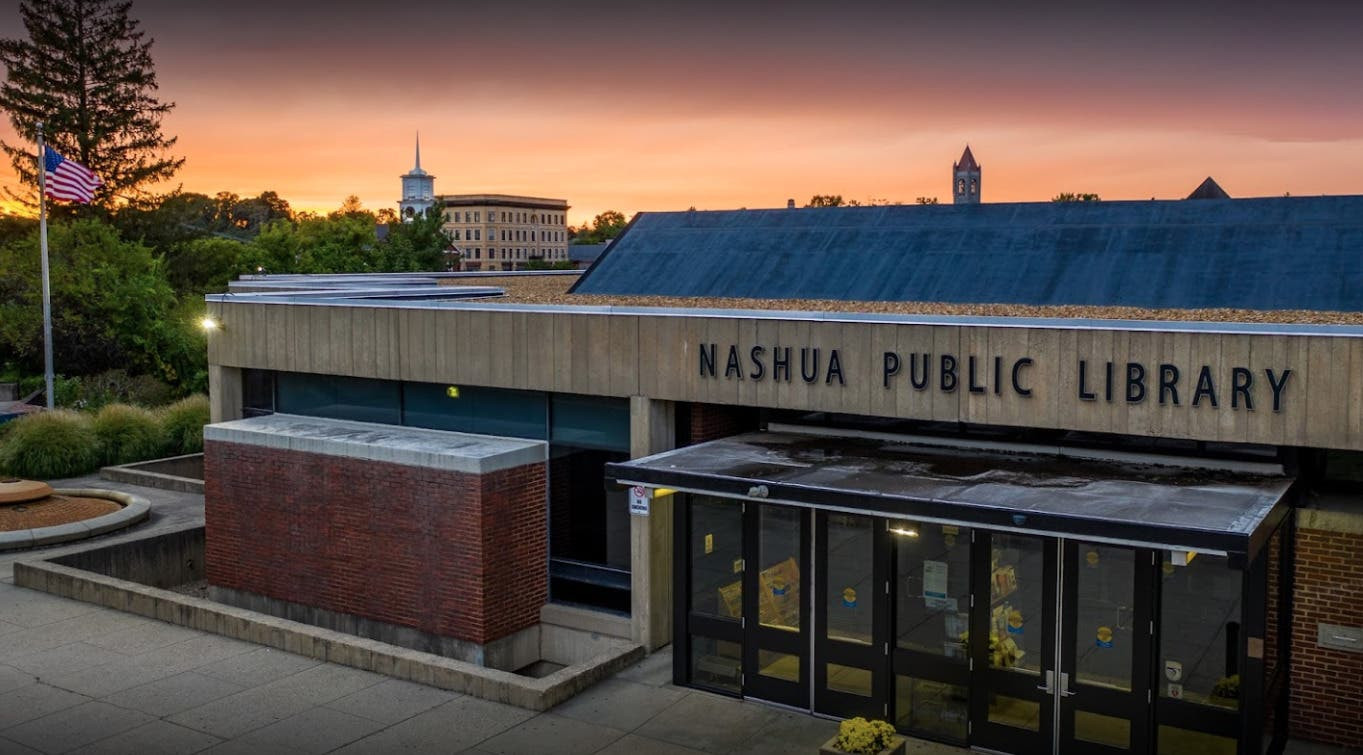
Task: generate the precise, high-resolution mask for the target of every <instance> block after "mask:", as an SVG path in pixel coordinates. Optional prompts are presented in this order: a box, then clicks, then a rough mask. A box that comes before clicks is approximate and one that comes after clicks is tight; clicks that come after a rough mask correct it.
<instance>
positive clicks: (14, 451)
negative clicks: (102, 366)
mask: <svg viewBox="0 0 1363 755" xmlns="http://www.w3.org/2000/svg"><path fill="white" fill-rule="evenodd" d="M10 425H11V426H10V427H9V429H8V430H7V432H6V433H5V440H4V443H3V444H0V469H3V470H4V471H5V473H6V474H10V475H15V476H17V477H27V478H31V479H35V480H53V479H60V478H63V477H77V476H79V475H83V474H88V473H90V472H93V471H94V470H95V469H96V468H97V467H98V466H99V462H100V442H99V436H97V435H96V434H95V429H94V423H93V422H92V421H91V420H90V417H89V416H87V415H84V414H81V413H79V412H73V411H68V410H64V409H63V410H57V411H52V412H39V413H37V414H28V415H25V416H23V417H20V418H18V419H16V420H14V421H13V422H11V423H10Z"/></svg>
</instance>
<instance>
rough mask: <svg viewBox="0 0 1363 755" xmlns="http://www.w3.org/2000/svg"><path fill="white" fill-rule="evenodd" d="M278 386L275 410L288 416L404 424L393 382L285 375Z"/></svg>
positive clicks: (397, 388) (395, 384) (396, 384)
mask: <svg viewBox="0 0 1363 755" xmlns="http://www.w3.org/2000/svg"><path fill="white" fill-rule="evenodd" d="M277 383H278V384H277V389H278V393H277V401H276V410H277V411H280V412H283V413H286V414H303V415H307V416H311V417H330V418H332V419H349V420H356V421H358V422H379V423H383V424H388V425H396V424H399V423H400V422H401V408H400V407H401V399H400V398H399V396H400V390H399V384H398V383H397V382H394V381H389V380H369V379H366V378H354V377H340V376H336V375H308V374H303V373H297V372H284V373H280V374H279V376H278V381H277Z"/></svg>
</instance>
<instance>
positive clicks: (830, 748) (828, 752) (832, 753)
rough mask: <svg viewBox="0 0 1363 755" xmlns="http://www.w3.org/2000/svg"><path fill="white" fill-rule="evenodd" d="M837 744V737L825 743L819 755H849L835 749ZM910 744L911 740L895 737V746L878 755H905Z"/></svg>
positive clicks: (877, 754)
mask: <svg viewBox="0 0 1363 755" xmlns="http://www.w3.org/2000/svg"><path fill="white" fill-rule="evenodd" d="M837 743H838V738H837V736H836V735H835V736H834V737H833V738H832V739H830V740H828V741H827V742H824V743H823V744H822V745H821V746H820V747H819V755H847V753H846V752H844V751H842V750H839V749H838V748H837V747H835V745H836V744H837ZM908 744H909V740H907V739H905V738H903V737H895V740H894V744H893V745H890V746H889V747H888V748H887V749H884V750H881V751H880V752H878V753H876V755H904V751H905V750H906V749H907V748H908Z"/></svg>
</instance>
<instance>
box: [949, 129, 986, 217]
mask: <svg viewBox="0 0 1363 755" xmlns="http://www.w3.org/2000/svg"><path fill="white" fill-rule="evenodd" d="M951 203H952V204H979V203H980V164H979V163H977V162H975V156H974V155H972V154H971V153H970V145H969V144H967V145H966V146H965V152H963V153H961V161H960V162H957V163H952V164H951Z"/></svg>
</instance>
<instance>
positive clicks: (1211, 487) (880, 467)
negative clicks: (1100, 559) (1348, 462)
mask: <svg viewBox="0 0 1363 755" xmlns="http://www.w3.org/2000/svg"><path fill="white" fill-rule="evenodd" d="M606 474H607V477H609V478H611V479H614V480H616V481H618V482H621V483H626V484H640V485H645V486H650V487H665V488H673V489H677V490H682V491H687V492H692V493H704V494H712V495H717V496H722V497H730V498H741V499H745V500H764V501H769V502H784V503H792V504H797V505H805V506H813V507H820V508H834V509H843V510H857V511H865V512H867V513H873V514H876V515H881V516H890V517H905V518H912V519H921V520H928V521H936V522H942V523H950V524H961V525H966V526H981V527H987V528H989V529H1000V530H1009V531H1017V532H1028V533H1036V534H1045V535H1053V536H1062V537H1070V536H1072V537H1078V538H1083V539H1085V540H1095V541H1102V542H1113V543H1121V544H1130V545H1140V546H1148V547H1160V548H1171V549H1184V550H1192V551H1201V552H1210V553H1224V554H1226V555H1229V556H1232V558H1233V561H1234V562H1235V563H1241V562H1242V558H1243V557H1244V556H1246V555H1252V554H1254V553H1255V552H1257V551H1258V549H1259V547H1260V546H1261V545H1262V543H1263V541H1265V540H1266V539H1267V537H1268V536H1269V534H1270V533H1271V531H1272V530H1273V529H1274V528H1275V527H1276V526H1277V523H1278V522H1279V521H1280V520H1281V516H1282V515H1283V513H1284V512H1286V510H1287V507H1286V504H1285V501H1284V498H1285V496H1286V494H1287V491H1288V489H1289V488H1290V487H1291V485H1292V479H1291V478H1289V477H1285V476H1281V475H1277V476H1275V475H1256V474H1249V473H1244V472H1227V471H1221V470H1213V469H1202V468H1190V467H1179V466H1172V465H1157V464H1148V463H1141V464H1137V463H1122V462H1108V461H1090V460H1076V459H1066V458H1061V457H1059V456H1052V455H1042V454H1017V453H989V452H977V451H975V450H973V449H972V450H969V451H966V450H962V449H959V448H943V447H931V446H925V445H917V444H911V443H908V442H902V441H894V440H881V439H868V438H841V437H827V436H817V435H804V434H799V433H790V432H771V433H751V434H747V435H739V436H734V437H731V438H725V439H723V440H717V441H712V442H709V443H702V444H699V445H695V446H689V447H686V448H681V449H677V450H675V451H668V452H665V453H660V454H656V455H654V456H649V457H646V458H642V459H636V460H633V461H629V462H622V463H618V464H609V465H607V467H606Z"/></svg>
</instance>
